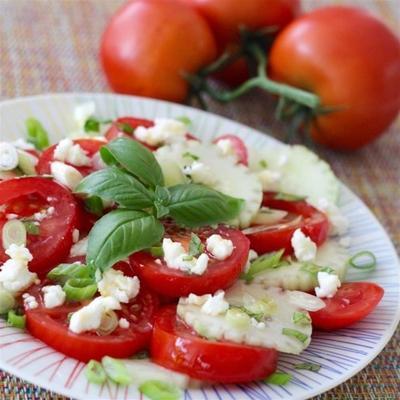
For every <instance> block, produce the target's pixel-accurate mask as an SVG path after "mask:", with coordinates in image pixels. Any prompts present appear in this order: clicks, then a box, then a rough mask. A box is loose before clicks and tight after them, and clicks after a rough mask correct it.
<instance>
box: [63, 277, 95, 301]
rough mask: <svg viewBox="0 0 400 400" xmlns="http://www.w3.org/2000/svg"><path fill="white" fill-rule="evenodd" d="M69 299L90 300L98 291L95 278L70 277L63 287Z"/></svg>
mask: <svg viewBox="0 0 400 400" xmlns="http://www.w3.org/2000/svg"><path fill="white" fill-rule="evenodd" d="M63 290H64V292H65V294H66V295H67V300H69V301H81V300H89V299H91V298H93V296H94V295H95V294H96V292H97V284H96V283H95V282H94V281H93V279H76V278H73V279H68V280H67V282H65V285H64V287H63Z"/></svg>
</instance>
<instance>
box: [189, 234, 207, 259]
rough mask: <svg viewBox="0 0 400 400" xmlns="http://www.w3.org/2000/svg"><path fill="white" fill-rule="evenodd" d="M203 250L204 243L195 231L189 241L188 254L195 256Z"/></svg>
mask: <svg viewBox="0 0 400 400" xmlns="http://www.w3.org/2000/svg"><path fill="white" fill-rule="evenodd" d="M203 251H204V244H203V243H202V242H201V239H200V238H199V237H198V236H197V235H196V234H195V233H192V234H191V236H190V242H189V256H197V255H199V254H200V253H202V252H203Z"/></svg>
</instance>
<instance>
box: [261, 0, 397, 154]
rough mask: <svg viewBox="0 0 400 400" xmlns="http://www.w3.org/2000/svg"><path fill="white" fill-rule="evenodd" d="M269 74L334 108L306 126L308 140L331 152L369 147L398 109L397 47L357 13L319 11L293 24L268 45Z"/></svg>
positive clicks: (380, 27) (382, 27)
mask: <svg viewBox="0 0 400 400" xmlns="http://www.w3.org/2000/svg"><path fill="white" fill-rule="evenodd" d="M269 72H270V76H271V77H272V78H273V79H276V80H278V81H282V82H284V83H287V84H289V85H293V86H297V87H299V88H302V89H305V90H309V91H311V92H314V93H315V94H317V95H318V96H319V97H320V100H321V103H322V105H323V106H325V107H333V108H335V107H337V111H334V112H331V113H328V114H320V115H319V116H317V117H316V118H315V119H314V122H313V124H312V136H313V138H314V139H315V140H316V141H317V142H319V143H322V144H324V145H327V146H329V147H331V148H334V149H340V150H352V149H356V148H358V147H361V146H363V145H365V144H367V143H369V142H371V141H372V140H373V139H375V138H376V137H377V136H379V135H380V134H381V133H382V132H383V131H384V130H385V129H386V128H387V127H388V126H389V125H390V124H391V122H392V121H393V120H394V119H395V117H396V115H397V113H398V112H399V109H400V90H399V87H400V42H399V40H398V38H397V37H396V36H395V35H394V34H393V33H392V32H390V30H389V29H388V28H387V27H386V26H385V25H384V24H383V23H382V22H380V21H379V20H377V19H376V18H374V17H373V16H372V15H370V14H368V13H367V12H365V11H363V10H361V9H359V8H350V7H340V6H332V7H325V8H319V9H317V10H315V11H313V12H310V13H309V14H305V15H304V16H302V17H301V18H299V19H297V20H296V21H294V22H293V23H292V24H290V25H289V26H288V27H287V28H286V29H285V30H284V31H283V32H282V33H281V34H280V35H279V36H278V38H277V39H276V41H275V42H274V44H273V46H272V49H271V53H270V58H269Z"/></svg>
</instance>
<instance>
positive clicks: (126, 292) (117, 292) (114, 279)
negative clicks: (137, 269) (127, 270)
mask: <svg viewBox="0 0 400 400" xmlns="http://www.w3.org/2000/svg"><path fill="white" fill-rule="evenodd" d="M97 286H98V289H99V292H100V294H101V295H102V296H103V297H107V296H112V297H114V298H115V299H116V300H118V301H119V302H120V303H129V301H130V300H131V299H133V298H134V297H136V296H137V294H138V293H139V290H140V282H139V279H138V278H137V277H136V276H135V277H133V278H132V277H129V276H125V275H124V274H123V273H122V272H121V271H117V270H115V269H112V268H110V269H109V270H107V271H106V272H104V274H103V278H102V279H101V280H100V281H99V282H98V284H97Z"/></svg>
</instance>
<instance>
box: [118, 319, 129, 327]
mask: <svg viewBox="0 0 400 400" xmlns="http://www.w3.org/2000/svg"><path fill="white" fill-rule="evenodd" d="M118 325H119V327H120V328H122V329H128V328H129V321H128V320H127V319H126V318H120V320H119V321H118Z"/></svg>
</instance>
